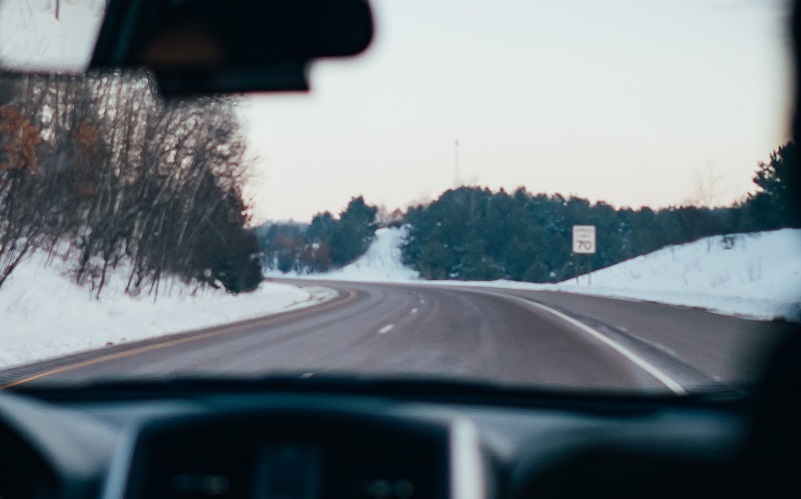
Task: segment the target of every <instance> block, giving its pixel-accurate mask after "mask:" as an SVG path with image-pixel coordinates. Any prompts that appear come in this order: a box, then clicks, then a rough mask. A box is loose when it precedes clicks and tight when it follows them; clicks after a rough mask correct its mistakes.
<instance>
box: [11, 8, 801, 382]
mask: <svg viewBox="0 0 801 499" xmlns="http://www.w3.org/2000/svg"><path fill="white" fill-rule="evenodd" d="M371 4H372V7H373V11H374V16H375V25H376V35H375V39H374V41H373V43H372V45H371V47H370V48H369V49H368V50H367V51H366V52H365V53H364V54H362V55H361V56H358V57H356V58H354V59H352V60H350V59H348V60H346V59H342V60H333V61H320V62H316V63H314V64H313V65H312V66H311V69H310V81H311V87H312V89H311V91H310V92H309V93H288V94H287V93H275V94H261V95H246V96H237V97H224V98H222V97H207V98H200V99H193V100H170V101H165V100H163V99H162V98H160V97H159V95H158V89H157V88H156V87H155V85H154V83H153V80H152V79H151V77H150V75H149V74H148V73H146V72H137V71H107V72H103V73H89V74H84V73H83V72H82V71H83V70H84V69H85V68H86V66H87V65H88V61H89V59H90V56H91V51H92V49H93V46H94V43H95V40H96V38H97V33H98V30H99V27H100V24H101V23H102V20H103V15H104V9H105V2H104V1H103V0H0V65H2V66H3V67H4V68H6V70H17V71H19V70H20V69H22V70H31V69H36V70H43V71H45V72H40V73H36V74H32V73H31V74H26V73H15V72H6V73H2V74H0V341H2V344H3V348H2V349H0V375H1V376H2V380H3V381H2V382H0V383H3V384H4V385H5V386H18V385H20V384H24V383H53V382H59V383H61V382H66V383H71V382H75V381H85V380H92V381H93V380H107V379H112V378H114V379H116V378H126V379H129V378H133V379H140V378H146V377H159V378H161V377H164V376H168V377H172V376H213V377H247V378H251V377H256V376H270V375H288V376H293V377H300V378H304V379H306V378H312V377H315V376H317V377H320V376H326V375H331V374H333V375H338V376H339V375H346V376H350V375H357V376H366V377H368V378H373V377H376V378H378V377H382V378H383V377H392V378H404V379H405V378H414V379H422V380H429V379H438V380H463V381H477V382H486V383H492V384H504V385H508V386H523V387H534V388H548V389H557V390H561V389H566V390H582V391H604V390H609V391H616V392H636V393H673V394H677V395H683V394H686V393H690V392H698V391H701V392H703V391H714V390H721V389H728V388H732V387H735V388H738V387H745V388H747V387H748V386H750V385H752V384H753V383H754V381H755V380H756V377H757V376H758V375H759V373H760V368H761V367H762V364H763V362H764V355H765V353H766V352H767V351H768V350H769V349H770V347H772V346H773V345H774V344H775V343H776V342H777V341H778V340H779V339H780V338H781V337H782V336H783V335H785V334H787V332H788V331H789V330H790V329H791V327H792V325H793V323H795V322H797V321H798V320H799V317H801V316H800V315H799V314H800V313H801V299H799V298H800V297H801V229H799V227H801V220H799V218H798V216H797V215H796V212H795V206H794V203H793V195H792V192H791V190H790V189H788V188H787V178H788V175H790V174H791V169H792V168H794V165H795V164H796V163H797V159H796V158H797V156H796V149H795V148H796V144H795V142H793V141H792V140H791V138H790V129H789V121H790V116H789V115H790V104H791V103H790V96H791V93H792V89H793V84H794V82H793V78H792V68H791V63H790V61H791V54H790V48H789V38H790V37H789V33H788V26H789V22H788V16H789V3H788V2H785V1H783V0H773V1H771V0H766V1H762V2H748V1H741V0H701V1H699V0H686V1H676V0H671V1H667V0H649V1H642V0H611V1H606V2H598V1H595V0H569V1H560V2H521V1H513V0H504V1H498V0H459V1H456V0H442V1H437V2H431V1H420V0H403V1H393V0H373V1H372V2H371ZM64 71H72V72H73V73H64ZM58 72H60V73H58Z"/></svg>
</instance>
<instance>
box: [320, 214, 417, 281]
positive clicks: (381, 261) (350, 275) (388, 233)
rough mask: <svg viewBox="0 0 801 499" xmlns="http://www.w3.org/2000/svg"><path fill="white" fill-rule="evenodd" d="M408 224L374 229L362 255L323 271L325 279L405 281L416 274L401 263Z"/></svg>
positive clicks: (411, 278)
mask: <svg viewBox="0 0 801 499" xmlns="http://www.w3.org/2000/svg"><path fill="white" fill-rule="evenodd" d="M408 232H409V231H408V228H407V227H404V228H386V229H378V230H377V231H375V240H374V241H373V242H372V244H370V246H369V247H368V248H367V251H366V252H365V254H364V255H362V256H360V257H359V258H358V259H357V260H356V261H355V262H353V263H351V264H349V265H346V266H344V267H342V268H341V269H339V270H335V271H333V272H329V273H327V274H325V278H326V279H336V280H343V281H409V280H413V279H417V278H418V276H419V274H418V273H417V271H415V270H412V269H410V268H408V267H406V266H404V265H403V258H402V257H401V249H400V248H401V244H402V243H403V239H404V238H405V237H406V235H407V234H408Z"/></svg>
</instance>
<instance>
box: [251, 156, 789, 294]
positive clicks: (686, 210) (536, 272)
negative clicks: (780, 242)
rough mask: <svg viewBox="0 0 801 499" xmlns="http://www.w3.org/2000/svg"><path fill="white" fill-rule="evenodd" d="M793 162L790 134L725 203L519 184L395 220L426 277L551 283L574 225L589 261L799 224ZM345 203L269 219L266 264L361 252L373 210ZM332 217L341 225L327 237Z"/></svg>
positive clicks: (458, 195)
mask: <svg viewBox="0 0 801 499" xmlns="http://www.w3.org/2000/svg"><path fill="white" fill-rule="evenodd" d="M796 168H797V155H796V144H795V142H792V141H791V142H788V143H787V144H785V145H783V146H781V147H780V148H778V149H777V150H776V151H774V152H773V153H772V154H771V155H770V160H769V161H768V162H765V163H759V165H758V167H757V170H756V172H755V175H754V178H753V181H754V184H755V186H756V190H755V192H754V193H752V194H750V195H749V196H748V197H747V198H745V199H743V200H742V201H740V202H737V203H734V204H733V205H731V206H725V207H706V206H692V205H685V206H673V207H668V208H664V209H658V210H654V209H651V208H647V207H642V208H639V209H632V208H616V207H613V206H612V205H610V204H608V203H605V202H597V203H591V202H590V201H589V200H587V199H584V198H581V197H573V196H569V197H565V196H562V195H559V194H550V195H549V194H533V193H531V192H529V191H528V190H526V189H525V188H522V187H521V188H518V189H517V190H515V191H514V192H511V193H509V192H506V191H504V190H503V189H501V190H499V191H492V190H490V189H488V188H484V187H460V188H458V189H450V190H447V191H445V192H443V193H442V194H441V195H440V196H439V198H437V199H436V200H434V201H432V202H430V203H424V204H419V205H416V206H412V207H410V208H408V210H407V211H406V212H405V213H402V214H401V215H400V216H398V217H396V218H394V219H392V223H395V224H398V225H399V224H408V225H409V227H410V230H409V234H408V237H407V238H406V240H405V243H404V245H403V247H402V255H403V259H404V263H405V264H406V265H408V266H410V267H411V268H413V269H415V270H417V271H419V272H420V275H421V276H422V277H424V278H427V279H469V280H492V279H512V280H518V281H530V282H558V281H562V280H565V279H568V278H570V277H572V276H573V275H575V273H576V271H577V270H579V269H577V268H576V265H577V262H576V259H575V258H574V255H573V254H572V253H571V238H572V227H573V225H585V224H586V225H595V226H596V228H597V238H598V245H597V253H596V254H595V255H593V256H592V265H593V268H596V269H597V268H603V267H607V266H610V265H614V264H616V263H619V262H621V261H624V260H627V259H630V258H633V257H636V256H638V255H642V254H645V253H649V252H651V251H654V250H657V249H660V248H662V247H665V246H667V245H674V244H682V243H687V242H690V241H694V240H697V239H700V238H703V237H707V236H712V235H719V234H728V233H737V232H753V231H762V230H772V229H778V228H782V227H801V223H800V220H801V217H799V216H798V212H797V210H796V206H795V205H796V202H797V200H796V199H794V195H795V194H794V193H795V192H796V189H795V187H797V186H796V185H795V184H796V180H795V177H794V175H795V173H794V172H795V169H796ZM351 204H353V205H354V208H355V206H356V205H358V206H359V207H360V209H359V211H360V213H361V214H362V215H361V216H360V217H355V218H351V217H350V216H349V215H347V214H348V212H349V210H351ZM351 204H349V205H348V209H346V210H345V211H344V212H343V213H342V214H341V215H340V217H339V219H335V218H334V217H332V216H331V215H330V214H328V213H324V214H318V215H316V216H315V217H314V219H313V220H312V223H311V224H309V225H299V224H273V225H271V226H270V227H269V230H267V231H266V232H265V235H264V237H262V243H263V246H262V248H263V251H264V255H265V265H266V267H268V268H271V269H278V270H281V271H288V270H294V271H296V272H301V273H313V272H321V271H325V270H328V269H329V268H332V267H339V266H342V265H345V264H347V263H349V262H351V261H353V260H355V259H356V258H357V257H358V256H360V255H361V254H362V253H363V252H364V251H365V250H366V247H367V242H368V241H369V240H370V234H371V233H372V232H371V231H372V230H373V229H374V227H375V226H376V224H377V220H376V217H375V215H376V213H377V212H378V210H377V209H376V208H375V207H369V206H367V205H365V203H364V200H363V199H362V198H361V197H360V198H354V200H352V201H351ZM367 208H370V209H369V210H368V209H367ZM371 214H372V216H371ZM343 221H347V223H344V222H343ZM386 223H387V222H385V223H384V225H385V224H386ZM338 224H341V225H342V226H343V227H344V226H345V225H347V227H348V229H347V230H345V229H344V228H343V229H340V230H341V232H340V236H339V237H332V232H331V230H332V228H333V227H337V225H338ZM319 234H328V236H327V237H320V236H319ZM731 243H732V244H733V243H734V242H733V241H732V242H731ZM335 256H336V257H335ZM584 265H586V264H584ZM580 270H582V271H583V270H585V268H582V269H580Z"/></svg>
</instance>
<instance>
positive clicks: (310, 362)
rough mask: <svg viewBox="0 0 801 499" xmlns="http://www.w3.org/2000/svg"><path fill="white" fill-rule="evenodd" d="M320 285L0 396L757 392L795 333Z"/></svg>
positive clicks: (540, 298) (477, 297) (10, 374)
mask: <svg viewBox="0 0 801 499" xmlns="http://www.w3.org/2000/svg"><path fill="white" fill-rule="evenodd" d="M303 283H309V284H312V283H311V282H309V281H303ZM303 283H301V284H303ZM313 284H315V285H323V286H327V287H331V288H335V289H337V290H338V291H339V297H338V298H337V299H335V300H333V301H330V302H327V303H325V304H322V305H318V306H315V307H310V308H307V309H302V310H297V311H293V312H287V313H283V314H279V315H275V316H271V317H266V318H263V319H256V320H250V321H245V322H241V323H237V324H232V325H228V326H224V327H218V328H211V329H204V330H199V331H193V332H189V333H184V334H179V335H172V336H167V337H162V338H156V339H153V340H148V341H143V342H136V343H130V344H125V345H117V346H111V347H107V348H105V349H102V350H96V351H93V352H87V353H82V354H78V355H72V356H68V357H64V358H61V359H56V360H51V361H47V362H41V363H37V364H31V365H28V366H24V367H18V368H15V369H10V370H6V371H3V372H0V386H13V385H18V384H21V383H44V382H50V381H54V380H55V381H59V382H61V381H84V380H92V379H98V378H116V377H124V378H127V377H141V376H162V375H174V374H176V375H194V374H202V375H206V374H214V375H216V374H222V375H233V376H239V375H246V376H247V375H261V374H273V373H279V374H284V373H293V374H297V375H299V376H314V375H320V374H338V373H357V374H380V375H389V376H395V375H409V374H412V375H415V376H420V375H422V376H425V375H436V376H446V377H449V378H467V379H478V380H486V379H489V380H494V381H500V382H507V383H514V384H534V385H547V386H557V387H570V388H580V389H613V390H640V389H646V390H655V391H666V390H668V391H672V392H674V393H684V392H691V391H694V390H697V389H705V388H707V387H715V386H722V385H731V384H734V385H742V384H750V383H752V382H753V381H754V380H755V379H756V377H757V376H758V375H759V368H760V366H761V365H762V359H763V357H764V355H765V354H766V352H767V351H769V350H770V349H771V348H772V347H773V345H774V344H775V342H776V341H777V340H778V339H779V338H780V337H781V336H782V335H783V334H786V332H787V331H788V330H789V326H788V325H787V324H783V323H770V322H757V321H750V320H744V319H738V318H733V317H727V316H722V315H717V314H712V313H709V312H705V311H702V310H696V309H690V308H682V307H672V306H666V305H659V304H654V303H641V302H634V301H627V300H617V299H610V298H599V297H589V296H581V295H572V294H568V293H561V292H547V291H542V292H531V291H519V290H514V291H510V290H504V289H492V288H483V287H482V288H471V287H459V286H446V285H430V284H369V283H343V282H326V281H319V282H314V283H313Z"/></svg>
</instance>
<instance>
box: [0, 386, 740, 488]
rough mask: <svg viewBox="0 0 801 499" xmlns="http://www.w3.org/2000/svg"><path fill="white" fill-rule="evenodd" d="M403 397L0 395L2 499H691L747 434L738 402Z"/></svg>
mask: <svg viewBox="0 0 801 499" xmlns="http://www.w3.org/2000/svg"><path fill="white" fill-rule="evenodd" d="M192 386H195V385H192ZM329 388H330V387H329ZM412 391H413V390H409V389H408V388H407V389H405V390H403V393H402V394H399V393H390V394H387V393H386V391H384V393H383V394H382V393H378V392H377V391H373V392H372V393H371V391H370V390H356V391H354V390H339V391H336V390H333V391H332V390H330V389H327V390H326V391H325V392H323V391H320V390H317V389H315V388H311V389H303V390H290V389H286V387H284V388H283V389H280V390H249V389H248V390H227V389H219V390H215V389H213V388H212V389H199V388H197V389H195V388H192V389H187V387H186V386H184V387H182V388H181V389H180V390H176V389H175V387H174V386H173V385H171V384H165V385H155V386H153V385H150V386H139V385H136V384H131V385H125V389H121V390H120V389H119V387H116V388H115V387H113V386H111V385H107V386H102V387H95V386H90V387H85V388H82V389H77V390H65V389H45V390H28V391H27V393H16V394H15V393H8V392H6V393H0V421H1V422H2V423H0V424H1V426H0V454H1V455H2V456H3V457H2V458H0V459H2V460H3V461H4V462H3V463H1V464H2V467H1V468H0V493H1V494H2V497H4V498H5V497H103V498H123V497H125V498H139V497H170V498H190V497H242V498H283V499H293V498H317V497H353V498H376V499H379V498H384V499H389V498H398V499H411V498H454V499H455V498H471V499H472V498H475V499H480V498H506V497H509V498H522V497H574V496H576V497H577V496H584V495H586V494H588V493H592V494H594V495H599V494H600V495H602V496H606V495H612V494H614V495H616V496H618V497H641V496H643V495H647V496H650V497H655V496H656V497H668V496H673V497H675V496H676V495H683V496H690V497H693V496H700V495H701V493H702V492H703V491H704V490H705V488H704V487H703V486H699V484H700V485H703V484H708V485H711V484H713V483H721V482H720V481H719V480H723V482H725V478H724V477H725V474H726V473H727V470H729V463H731V462H732V460H733V459H734V457H735V456H736V455H737V453H738V452H739V450H740V449H741V447H742V445H743V435H745V434H746V433H747V427H748V423H749V418H748V416H747V411H746V410H745V408H744V405H743V403H742V401H741V400H739V399H731V400H722V401H721V400H717V401H708V400H700V399H692V397H690V398H685V399H678V398H676V399H673V398H668V397H664V398H662V397H650V398H639V399H638V398H626V397H611V398H610V397H603V396H595V397H589V398H588V397H570V396H567V395H559V396H556V395H551V396H538V397H530V399H529V400H524V399H521V398H514V399H509V398H507V399H497V398H489V397H469V396H465V395H464V394H462V395H458V390H457V396H454V395H453V392H451V394H450V395H448V394H446V393H444V392H443V395H442V396H441V397H436V396H434V394H432V393H427V394H425V395H422V396H421V395H413V394H412V393H411V392H412ZM396 392H397V391H396ZM718 491H720V489H719V488H718Z"/></svg>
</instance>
